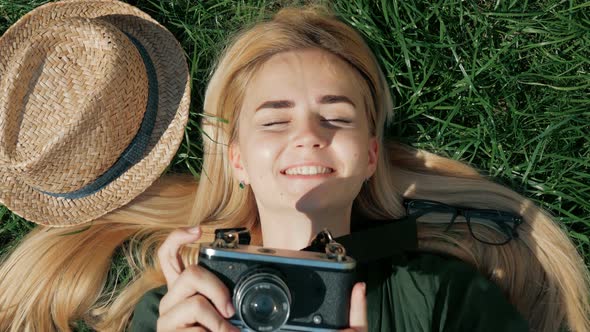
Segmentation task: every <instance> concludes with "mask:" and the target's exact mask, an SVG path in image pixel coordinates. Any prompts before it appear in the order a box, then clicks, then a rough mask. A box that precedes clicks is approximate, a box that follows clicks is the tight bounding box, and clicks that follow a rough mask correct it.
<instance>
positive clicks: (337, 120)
mask: <svg viewBox="0 0 590 332" xmlns="http://www.w3.org/2000/svg"><path fill="white" fill-rule="evenodd" d="M322 121H327V122H340V123H350V120H345V119H323V120H322Z"/></svg>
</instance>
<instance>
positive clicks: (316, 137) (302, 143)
mask: <svg viewBox="0 0 590 332" xmlns="http://www.w3.org/2000/svg"><path fill="white" fill-rule="evenodd" d="M294 129H295V131H294V133H293V140H292V142H293V144H294V145H295V147H297V148H314V149H321V148H323V147H325V146H326V145H328V141H329V138H328V132H327V130H326V128H323V127H322V123H321V122H320V120H319V119H316V118H315V117H314V116H306V117H305V119H300V120H299V121H297V124H296V125H295V128H294Z"/></svg>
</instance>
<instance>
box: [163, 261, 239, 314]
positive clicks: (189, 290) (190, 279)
mask: <svg viewBox="0 0 590 332" xmlns="http://www.w3.org/2000/svg"><path fill="white" fill-rule="evenodd" d="M197 293H200V294H202V295H204V296H205V297H206V298H207V299H209V300H210V301H211V302H213V304H214V305H215V307H216V308H217V310H219V312H220V313H222V314H223V315H224V316H225V317H226V318H229V317H231V316H233V314H234V313H235V310H234V307H233V305H232V303H231V298H230V295H229V290H228V289H227V287H226V286H225V284H224V283H223V282H221V280H219V278H217V276H216V275H214V274H213V273H211V272H210V271H208V270H207V269H205V268H203V267H201V266H198V265H191V266H189V267H187V268H186V269H185V270H184V271H183V272H182V274H181V275H180V276H179V277H178V278H177V279H176V281H175V282H174V284H173V285H172V287H170V288H168V293H166V295H165V296H164V297H163V298H162V300H161V301H160V314H162V313H166V312H167V311H168V310H170V308H172V307H173V306H174V305H175V304H176V303H179V302H182V301H183V300H184V299H186V298H189V297H191V296H193V295H194V294H197Z"/></svg>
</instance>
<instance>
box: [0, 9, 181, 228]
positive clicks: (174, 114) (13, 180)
mask: <svg viewBox="0 0 590 332" xmlns="http://www.w3.org/2000/svg"><path fill="white" fill-rule="evenodd" d="M69 17H83V18H100V19H101V20H105V21H107V22H109V23H111V24H113V25H115V26H117V27H118V28H119V29H121V30H122V31H124V32H126V33H129V34H130V35H132V36H133V37H134V38H136V39H137V40H139V42H140V43H141V44H142V45H143V47H144V48H145V49H146V51H147V52H148V54H149V56H150V58H151V60H152V62H153V64H154V67H155V70H156V75H157V80H158V85H159V95H158V97H159V98H158V99H159V102H158V111H157V117H156V121H155V126H154V130H153V132H152V135H151V138H150V142H149V145H148V147H147V149H146V151H145V154H144V157H143V158H142V159H141V161H139V162H137V163H136V164H135V165H133V166H131V167H130V168H129V169H128V170H127V171H125V172H124V173H123V174H122V175H121V176H119V177H118V178H117V179H115V180H114V181H112V182H111V183H110V184H108V185H107V186H105V187H104V188H102V189H101V190H99V191H97V192H95V193H94V194H91V195H88V196H85V197H83V198H78V199H66V198H61V197H54V196H51V195H47V194H44V193H43V192H41V191H39V190H36V189H35V188H33V187H31V186H29V185H27V184H26V183H24V182H23V181H22V180H21V179H19V177H18V176H15V175H14V174H10V172H5V171H3V170H2V171H0V203H1V204H3V205H5V206H7V207H8V208H9V209H10V210H12V212H14V213H16V214H18V215H20V216H21V217H23V218H25V219H27V220H29V221H32V222H35V223H38V224H42V225H50V226H56V227H65V226H73V225H78V224H81V223H85V222H89V221H91V220H94V219H96V218H98V217H100V216H102V215H104V214H106V213H108V212H110V211H112V210H114V209H117V208H119V207H121V206H123V205H125V204H127V203H129V202H130V201H131V200H132V199H134V198H135V197H137V196H139V195H140V194H141V193H142V192H144V191H145V190H146V189H147V188H148V187H149V186H150V185H151V184H152V183H153V182H154V181H155V180H156V179H158V178H159V177H160V175H161V174H162V173H163V172H164V171H165V169H166V167H167V166H168V164H169V163H170V162H171V160H172V158H173V157H174V155H175V153H176V151H177V150H178V147H179V145H180V143H181V141H182V138H183V137H184V135H183V134H184V128H185V126H186V123H187V121H188V116H189V104H190V81H189V71H188V66H187V63H186V59H185V57H184V52H183V50H182V47H181V46H180V44H179V43H178V41H177V40H176V38H174V36H173V35H172V34H171V33H170V32H169V31H168V30H167V29H166V28H164V27H163V26H162V25H160V24H159V23H158V22H157V21H155V20H154V19H152V18H151V17H150V16H149V15H147V14H146V13H144V12H142V11H140V10H139V9H137V8H135V7H133V6H131V5H128V4H125V3H122V2H119V1H114V0H91V1H80V0H73V1H62V2H56V3H49V4H46V5H43V6H40V7H38V8H36V9H34V10H33V11H31V12H30V13H28V14H26V15H25V16H23V17H22V18H21V19H20V20H19V21H18V22H16V23H15V24H14V25H13V26H11V27H10V28H9V29H8V30H7V31H6V33H5V34H4V36H2V39H12V38H15V39H13V40H18V38H24V36H31V35H34V33H35V31H36V30H37V29H43V27H44V26H46V24H48V23H49V22H50V21H52V20H56V19H60V18H69Z"/></svg>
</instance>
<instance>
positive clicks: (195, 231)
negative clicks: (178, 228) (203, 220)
mask: <svg viewBox="0 0 590 332" xmlns="http://www.w3.org/2000/svg"><path fill="white" fill-rule="evenodd" d="M186 231H187V232H189V233H191V234H199V233H201V227H200V226H195V227H191V228H189V229H187V230H186Z"/></svg>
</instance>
